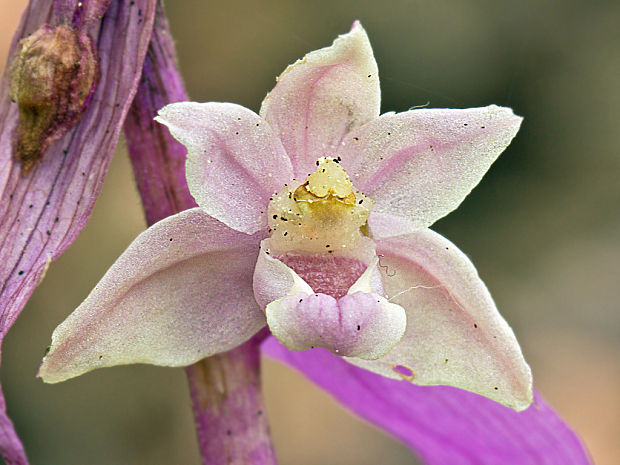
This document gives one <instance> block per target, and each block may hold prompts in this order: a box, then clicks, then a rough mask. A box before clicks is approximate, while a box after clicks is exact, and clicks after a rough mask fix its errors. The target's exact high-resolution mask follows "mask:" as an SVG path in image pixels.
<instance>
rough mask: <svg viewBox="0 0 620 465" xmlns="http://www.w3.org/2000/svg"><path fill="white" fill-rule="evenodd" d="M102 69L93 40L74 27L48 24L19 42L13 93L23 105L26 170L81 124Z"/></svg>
mask: <svg viewBox="0 0 620 465" xmlns="http://www.w3.org/2000/svg"><path fill="white" fill-rule="evenodd" d="M98 69H99V68H98V61H97V57H96V51H95V49H94V47H93V43H92V41H91V40H90V38H89V37H88V36H86V35H85V34H81V33H80V32H78V31H76V30H74V29H73V28H71V27H70V26H66V25H60V26H57V27H50V26H47V25H44V26H42V27H41V28H39V29H38V30H37V31H36V32H34V33H33V34H32V35H30V36H28V37H26V38H24V39H22V40H21V41H20V42H19V44H18V48H17V51H16V53H15V55H14V57H13V59H12V62H11V65H10V68H9V95H10V97H11V99H12V100H13V101H14V102H16V103H17V105H18V106H19V120H18V124H17V132H16V134H15V145H14V150H15V154H16V157H17V159H18V160H19V161H20V162H21V165H22V170H23V172H24V173H27V172H28V171H30V170H31V169H32V168H33V167H34V166H35V165H36V163H37V161H38V160H39V159H40V158H41V156H42V155H43V153H44V152H45V150H46V149H47V147H49V146H50V144H52V143H53V142H54V141H56V140H58V139H60V138H61V137H62V136H63V135H64V134H66V133H67V131H69V130H70V129H71V128H72V127H73V126H74V125H75V123H77V121H78V119H79V117H80V115H81V114H82V112H83V111H84V109H85V108H86V105H87V104H88V100H89V96H90V94H91V91H92V90H93V89H94V86H95V83H96V78H97V75H98Z"/></svg>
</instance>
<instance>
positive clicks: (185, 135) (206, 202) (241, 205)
mask: <svg viewBox="0 0 620 465" xmlns="http://www.w3.org/2000/svg"><path fill="white" fill-rule="evenodd" d="M156 120H157V121H159V122H160V123H162V124H165V125H166V126H168V128H169V129H170V132H171V133H172V135H173V136H174V137H175V138H176V139H177V140H179V141H180V142H182V143H183V144H184V145H185V146H186V147H187V151H188V153H187V164H186V176H187V184H188V186H189V190H190V192H191V193H192V195H193V196H194V198H195V199H196V202H197V203H198V205H199V206H200V207H202V208H203V209H204V210H205V211H206V212H207V213H208V214H209V215H211V216H213V217H214V218H217V219H218V220H220V221H221V222H223V223H224V224H226V225H228V226H230V227H231V228H233V229H236V230H238V231H242V232H245V233H248V234H253V233H255V232H256V231H258V230H259V229H261V228H265V227H266V225H267V216H266V208H267V204H268V203H269V197H270V196H271V195H272V194H273V193H274V192H277V191H279V190H280V189H281V188H282V186H283V185H284V184H285V183H287V182H289V181H290V180H291V178H292V177H293V171H292V167H291V161H290V159H289V157H288V156H287V155H286V153H285V151H284V148H283V147H282V144H281V142H280V140H279V139H278V138H277V137H276V136H274V134H273V131H272V130H271V129H270V127H269V125H268V124H267V123H265V121H264V120H262V119H261V117H260V116H258V115H257V114H256V113H254V112H253V111H251V110H248V109H247V108H244V107H242V106H240V105H236V104H233V103H216V102H209V103H195V102H182V103H173V104H171V105H167V106H165V107H164V108H162V109H161V110H160V111H159V116H158V117H157V118H156Z"/></svg>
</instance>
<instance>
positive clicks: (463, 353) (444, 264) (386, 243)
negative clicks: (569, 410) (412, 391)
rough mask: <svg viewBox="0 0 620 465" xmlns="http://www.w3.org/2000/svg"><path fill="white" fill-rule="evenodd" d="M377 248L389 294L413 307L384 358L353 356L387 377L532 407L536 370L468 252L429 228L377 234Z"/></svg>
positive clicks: (405, 307)
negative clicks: (403, 329) (379, 236)
mask: <svg viewBox="0 0 620 465" xmlns="http://www.w3.org/2000/svg"><path fill="white" fill-rule="evenodd" d="M377 251H378V252H379V253H380V254H382V255H383V257H382V260H381V264H382V265H383V266H384V267H387V270H386V273H385V275H384V277H383V284H384V286H385V290H386V293H387V295H388V296H389V300H390V302H394V303H397V304H399V305H401V306H402V307H403V308H404V309H405V311H406V312H407V330H406V332H405V335H404V336H403V338H402V340H401V341H400V342H399V343H398V344H397V345H396V347H394V349H392V351H390V352H389V353H388V354H387V355H386V356H385V357H383V358H381V359H379V360H376V361H372V362H366V361H361V360H357V359H348V360H349V361H350V362H351V363H354V364H356V365H359V366H361V367H363V368H366V369H368V370H371V371H374V372H376V373H379V374H381V375H384V376H387V377H391V378H403V379H407V380H409V381H412V382H414V383H416V384H421V385H434V384H446V385H451V386H456V387H459V388H462V389H467V390H469V391H473V392H476V393H478V394H481V395H484V396H486V397H489V398H491V399H493V400H496V401H498V402H501V403H502V404H504V405H507V406H509V407H512V408H514V409H516V410H523V409H525V408H527V407H528V405H530V403H531V402H532V375H531V371H530V368H529V367H528V365H527V364H526V362H525V360H524V359H523V355H522V353H521V349H520V348H519V344H518V343H517V340H516V338H515V336H514V333H513V332H512V330H511V329H510V327H509V326H508V324H507V323H506V321H505V320H504V319H503V318H502V317H501V315H500V314H499V313H498V311H497V309H496V307H495V304H494V303H493V300H492V299H491V296H490V295H489V292H488V291H487V289H486V287H485V285H484V283H483V282H482V281H481V280H480V278H479V277H478V274H477V272H476V269H475V268H474V266H473V265H472V264H471V262H470V261H469V260H468V258H467V257H466V256H465V255H464V254H463V253H462V252H461V251H460V250H458V249H457V248H456V246H455V245H454V244H452V243H451V242H450V241H448V240H447V239H445V238H444V237H442V236H440V235H439V234H437V233H435V232H433V231H431V230H429V229H424V230H420V231H418V232H416V233H414V234H409V235H404V236H398V237H393V238H389V239H381V240H378V241H377ZM384 270H385V268H384Z"/></svg>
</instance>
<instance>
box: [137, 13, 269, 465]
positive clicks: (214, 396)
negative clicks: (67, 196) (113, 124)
mask: <svg viewBox="0 0 620 465" xmlns="http://www.w3.org/2000/svg"><path fill="white" fill-rule="evenodd" d="M185 100H187V93H186V91H185V88H184V86H183V81H182V79H181V76H180V74H179V71H178V69H177V66H176V59H175V51H174V46H173V43H172V39H171V36H170V32H169V28H168V24H167V20H166V17H165V13H164V10H163V7H162V5H161V3H159V4H158V11H157V14H156V18H155V24H154V29H153V35H152V37H151V42H150V44H149V50H148V52H147V56H146V59H145V62H144V68H143V72H142V79H141V80H140V84H139V87H138V92H137V94H136V97H135V99H134V101H133V104H132V107H131V110H130V112H129V114H128V116H127V120H126V122H125V136H126V139H127V145H128V148H129V153H130V156H131V161H132V165H133V169H134V174H135V177H136V182H137V184H138V190H139V192H140V195H141V197H142V203H143V205H144V210H145V214H146V218H147V222H148V223H149V224H153V223H155V222H157V221H159V220H161V219H163V218H165V217H166V216H169V215H172V214H174V213H177V212H179V211H182V210H185V209H187V208H192V207H194V206H196V204H195V202H194V199H193V198H192V197H191V195H190V193H189V191H188V189H187V185H186V182H185V153H186V150H185V148H184V147H183V146H182V145H181V144H180V143H178V142H177V141H175V140H174V139H173V138H172V137H171V136H170V134H169V132H168V130H167V129H166V128H164V127H163V126H162V125H159V124H157V123H155V122H154V121H153V117H154V116H155V114H156V112H157V110H158V109H160V108H161V107H163V106H164V105H166V104H168V103H172V102H178V101H185ZM261 340H262V337H260V336H256V337H254V338H253V339H251V340H250V341H248V342H246V343H245V344H243V345H242V346H240V347H238V348H236V349H234V350H232V351H229V352H226V353H223V354H219V355H216V356H214V357H210V358H207V359H204V360H202V361H200V362H198V363H196V364H194V365H192V366H190V367H188V368H187V376H188V381H189V388H190V393H191V396H192V403H193V409H194V417H195V420H196V429H197V433H198V443H199V446H200V453H201V455H202V461H203V464H204V465H224V464H229V465H247V464H256V465H275V464H276V457H275V453H274V450H273V446H272V442H271V436H270V433H269V425H268V421H267V416H266V414H265V406H264V400H263V397H262V392H261V384H260V351H259V344H260V342H261Z"/></svg>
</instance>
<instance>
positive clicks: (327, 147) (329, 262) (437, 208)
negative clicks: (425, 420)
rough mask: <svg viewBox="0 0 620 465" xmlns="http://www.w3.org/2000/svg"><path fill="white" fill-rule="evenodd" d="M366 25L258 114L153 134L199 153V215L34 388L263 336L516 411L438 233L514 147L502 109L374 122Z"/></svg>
mask: <svg viewBox="0 0 620 465" xmlns="http://www.w3.org/2000/svg"><path fill="white" fill-rule="evenodd" d="M379 106H380V94H379V79H378V72H377V65H376V62H375V60H374V57H373V53H372V49H371V47H370V43H369V41H368V37H367V35H366V33H365V31H364V29H363V28H362V26H361V25H360V24H359V23H355V24H354V26H353V28H352V29H351V31H350V32H349V33H347V34H345V35H342V36H340V37H339V38H338V39H336V41H335V42H334V43H333V45H332V46H331V47H327V48H324V49H321V50H317V51H314V52H311V53H309V54H308V55H306V56H305V57H304V59H302V60H300V61H298V62H296V63H295V64H293V65H291V66H289V68H288V69H287V70H286V71H285V72H284V73H283V74H282V75H281V76H280V77H279V79H278V83H277V85H276V87H275V88H274V89H273V90H272V92H271V93H270V94H268V96H267V97H266V98H265V100H264V101H263V104H262V107H261V110H260V114H259V115H257V114H255V113H254V112H252V111H251V110H249V109H246V108H243V107H241V106H239V105H235V104H231V103H213V102H211V103H203V104H200V103H191V102H186V103H176V104H171V105H168V106H166V107H164V108H163V109H162V110H161V111H160V113H159V116H158V117H157V120H158V121H159V122H160V123H162V124H165V125H166V126H167V127H168V128H169V129H170V131H171V133H172V135H173V136H174V137H175V138H177V139H178V140H179V141H180V142H182V143H183V144H185V146H186V147H187V150H188V154H187V164H186V176H187V183H188V186H189V189H190V192H191V193H192V195H193V196H194V198H195V200H196V202H197V204H198V207H196V208H193V209H190V210H186V211H184V212H181V213H179V214H176V215H173V216H171V217H168V218H166V219H164V220H162V221H160V222H158V223H156V224H155V225H153V226H152V227H150V228H149V229H147V230H146V231H145V232H144V233H142V234H141V235H139V236H138V237H137V238H136V240H135V241H134V242H133V243H132V244H131V245H130V246H129V247H128V249H127V250H126V251H125V252H124V253H123V254H122V255H121V256H120V257H119V259H118V260H117V261H116V263H115V264H114V265H113V266H112V267H111V268H110V270H109V271H108V272H107V273H106V274H105V276H104V277H103V278H102V279H101V281H100V282H99V284H97V286H95V288H94V290H93V291H92V292H91V294H90V295H89V296H88V297H87V298H86V300H85V301H84V302H83V303H82V304H81V305H80V306H79V307H78V308H77V309H76V310H75V311H74V312H73V313H72V314H71V315H70V316H69V317H68V318H67V319H66V320H65V321H64V322H63V323H62V324H61V325H60V326H59V327H58V328H57V329H56V330H55V331H54V334H53V336H52V344H51V347H50V350H49V352H48V354H47V355H46V356H45V358H44V360H43V363H42V365H41V368H40V371H39V375H40V376H41V377H42V378H43V379H44V381H46V382H59V381H64V380H66V379H69V378H72V377H75V376H78V375H80V374H83V373H86V372H88V371H90V370H93V369H96V368H101V367H108V366H114V365H122V364H129V363H151V364H156V365H164V366H186V365H189V364H192V363H194V362H196V361H198V360H200V359H202V358H205V357H209V356H211V355H214V354H218V353H221V352H224V351H227V350H230V349H232V348H234V347H236V346H238V345H240V344H242V343H243V342H245V341H246V340H248V339H249V338H250V337H252V336H253V335H255V334H256V333H257V332H259V331H260V330H261V329H262V328H264V327H265V326H267V327H268V328H269V330H270V331H271V332H272V334H273V335H274V336H275V337H276V338H277V339H279V340H280V341H281V342H282V343H283V344H284V345H285V346H286V347H288V348H289V349H291V350H294V351H301V350H313V349H314V348H317V347H322V348H325V349H327V350H329V351H331V352H332V354H333V356H334V357H342V358H343V359H344V360H346V361H347V362H349V363H350V364H352V365H356V366H358V367H361V368H364V369H366V370H369V371H372V372H375V373H377V374H380V375H382V376H384V377H387V378H393V379H405V380H408V381H411V382H413V383H415V384H421V385H437V384H445V385H451V386H455V387H459V388H462V389H467V390H470V391H473V392H476V393H479V394H481V395H484V396H486V397H489V398H491V399H493V400H496V401H498V402H501V403H503V404H504V405H507V406H510V407H512V408H514V409H516V410H522V409H524V408H526V407H527V406H529V405H530V403H531V402H532V398H533V397H532V379H531V372H530V369H529V367H528V365H527V364H526V362H525V361H524V359H523V356H522V354H521V350H520V348H519V345H518V343H517V341H516V339H515V336H514V334H513V332H512V330H511V329H510V327H509V326H508V324H507V323H506V322H505V321H504V320H503V318H502V317H501V316H500V314H499V313H498V311H497V309H496V308H495V305H494V303H493V301H492V299H491V297H490V295H489V293H488V291H487V289H486V287H485V286H484V284H483V283H482V281H481V280H480V278H479V277H478V275H477V272H476V270H475V268H474V266H473V265H472V264H471V262H470V261H469V260H468V258H467V257H466V256H465V254H463V253H462V252H461V251H459V250H458V248H457V247H456V246H455V245H453V244H452V243H451V242H449V241H448V240H447V239H445V238H443V237H442V236H440V235H439V234H437V233H435V232H433V231H431V230H430V229H428V226H430V225H432V224H433V223H434V222H435V221H436V220H437V219H439V218H441V217H443V216H444V215H446V214H447V213H449V212H450V211H452V210H453V209H455V208H456V207H458V205H459V204H460V202H461V201H462V200H463V199H464V198H465V196H466V195H467V194H468V193H469V192H470V191H471V189H472V188H473V187H474V186H475V185H476V184H477V183H478V182H479V181H480V179H481V178H482V176H483V175H484V173H485V172H486V171H487V169H488V168H489V166H490V165H491V163H493V161H494V160H495V159H496V158H497V156H498V155H499V154H500V153H501V152H502V151H503V150H504V149H505V148H506V146H507V145H508V144H509V143H510V141H511V139H512V138H513V137H514V135H515V134H516V132H517V130H518V128H519V126H520V123H521V118H520V117H518V116H515V115H514V114H513V112H512V111H511V110H510V109H507V108H501V107H497V106H489V107H485V108H474V109H467V110H452V109H436V110H435V109H417V110H410V111H407V112H404V113H398V114H395V113H387V114H383V115H380V114H379Z"/></svg>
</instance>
